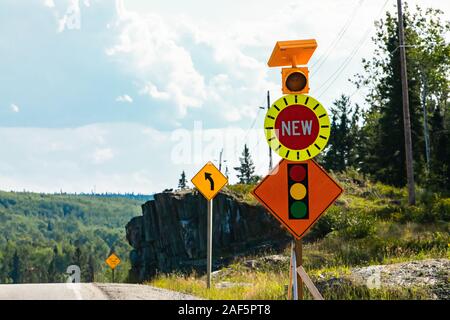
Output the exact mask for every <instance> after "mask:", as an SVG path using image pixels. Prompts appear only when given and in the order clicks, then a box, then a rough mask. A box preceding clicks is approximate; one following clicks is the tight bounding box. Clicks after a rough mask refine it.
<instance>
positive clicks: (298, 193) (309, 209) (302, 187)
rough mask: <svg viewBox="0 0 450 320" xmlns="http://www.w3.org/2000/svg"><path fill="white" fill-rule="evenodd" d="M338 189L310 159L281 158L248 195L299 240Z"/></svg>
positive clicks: (329, 204) (331, 201) (336, 195)
mask: <svg viewBox="0 0 450 320" xmlns="http://www.w3.org/2000/svg"><path fill="white" fill-rule="evenodd" d="M342 191H343V190H342V188H341V186H339V185H338V184H337V182H336V181H334V180H333V179H332V178H331V177H330V176H329V175H328V174H327V173H326V171H325V170H324V169H322V168H321V167H320V166H319V165H318V164H317V163H316V162H315V161H314V160H306V161H301V162H294V161H288V160H281V161H280V163H279V164H278V165H277V166H276V167H275V168H274V169H273V170H272V172H271V173H269V175H267V176H266V177H265V178H264V179H263V180H262V181H261V182H260V183H259V184H258V185H257V186H256V188H255V189H254V190H253V191H252V194H253V195H254V196H255V198H256V199H257V200H258V201H259V202H261V204H263V205H264V206H265V207H266V209H267V210H269V211H270V213H272V215H274V216H275V218H277V219H278V220H279V221H280V222H281V223H282V224H283V225H284V226H285V227H286V228H287V230H288V231H289V232H290V233H291V234H292V235H293V236H294V237H295V238H297V239H301V238H302V237H303V236H304V235H305V234H306V232H307V231H308V230H309V228H311V227H312V226H313V225H314V223H315V222H316V221H317V220H318V219H319V218H320V216H321V215H322V214H323V213H324V212H325V210H327V209H328V207H329V206H331V205H332V204H333V202H334V201H335V200H336V199H337V198H338V197H339V196H340V195H341V193H342Z"/></svg>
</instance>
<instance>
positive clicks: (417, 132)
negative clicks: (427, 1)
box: [356, 5, 448, 186]
mask: <svg viewBox="0 0 450 320" xmlns="http://www.w3.org/2000/svg"><path fill="white" fill-rule="evenodd" d="M404 9H405V10H404V15H405V19H404V21H405V38H406V42H407V43H408V47H407V48H406V53H407V69H408V96H409V105H410V108H409V109H410V110H409V112H410V117H411V136H412V142H413V145H412V147H413V159H414V176H415V178H416V181H417V182H418V183H421V182H424V180H425V179H424V178H425V175H424V174H423V173H424V171H425V143H424V132H423V111H422V105H421V104H422V103H421V99H420V93H421V88H422V87H423V84H422V83H421V81H422V80H421V77H420V74H421V72H422V71H423V66H424V63H421V62H420V61H422V60H423V59H424V57H426V56H427V54H426V52H427V51H429V52H431V53H432V56H433V57H434V58H426V59H425V60H433V61H434V60H436V64H435V65H434V66H433V67H432V69H434V71H436V70H438V69H439V68H441V67H442V65H441V64H442V61H443V60H442V59H436V57H435V54H437V52H439V50H440V49H439V48H440V47H441V46H445V45H443V42H444V43H445V41H444V40H443V37H442V34H443V32H442V30H441V29H440V27H439V26H438V25H439V24H440V23H439V22H437V21H439V18H436V17H437V16H439V13H438V12H437V11H436V10H432V9H429V10H427V11H426V12H425V14H424V12H423V11H422V10H420V8H418V9H417V12H416V13H414V14H412V13H411V12H410V11H408V7H407V5H405V8H404ZM430 19H432V20H434V22H432V23H431V22H429V20H430ZM427 21H428V22H427ZM436 34H438V35H439V34H440V36H438V37H435V36H433V35H436ZM429 37H434V38H433V39H435V40H436V41H437V43H438V44H437V45H433V44H430V43H429V41H426V39H428V38H429ZM373 40H374V42H375V45H376V50H375V54H374V56H373V57H372V58H371V59H370V60H363V62H364V69H365V75H364V76H360V78H359V79H358V80H357V81H356V83H357V85H358V86H359V87H366V88H368V90H369V93H368V94H367V96H366V97H367V98H366V101H367V103H368V105H369V107H370V109H369V110H368V111H367V112H366V113H365V114H364V120H365V123H364V127H363V128H362V129H361V135H360V138H361V141H360V145H359V148H360V151H359V153H360V156H361V160H362V164H361V169H362V170H363V172H365V173H368V174H371V175H372V176H373V177H375V178H376V179H377V180H380V181H382V182H385V183H388V184H392V185H396V186H403V185H405V184H406V165H405V144H404V131H403V108H402V102H403V99H402V86H401V76H400V58H399V53H398V45H399V41H398V21H397V18H396V17H395V16H393V15H392V14H390V13H389V12H387V13H386V17H385V18H384V19H383V20H381V21H380V22H378V23H377V33H376V35H375V37H374V38H373ZM439 43H440V44H439ZM438 65H440V66H439V67H438ZM427 72H428V73H430V72H429V71H427ZM431 78H432V77H429V79H428V83H429V90H430V92H432V91H433V90H437V89H438V87H440V88H441V89H439V90H437V91H439V92H442V88H443V87H445V86H442V84H441V85H436V82H433V81H431V80H430V79H431ZM432 87H433V89H432ZM445 90H448V88H446V89H445ZM439 95H441V94H437V96H439Z"/></svg>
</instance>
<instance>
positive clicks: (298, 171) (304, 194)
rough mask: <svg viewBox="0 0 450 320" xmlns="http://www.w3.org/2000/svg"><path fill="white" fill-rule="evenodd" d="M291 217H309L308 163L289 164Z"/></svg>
mask: <svg viewBox="0 0 450 320" xmlns="http://www.w3.org/2000/svg"><path fill="white" fill-rule="evenodd" d="M288 188H289V196H288V198H289V199H288V202H289V206H288V208H289V219H308V218H309V199H308V165H307V164H306V163H299V164H288Z"/></svg>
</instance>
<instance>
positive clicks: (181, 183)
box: [178, 170, 187, 190]
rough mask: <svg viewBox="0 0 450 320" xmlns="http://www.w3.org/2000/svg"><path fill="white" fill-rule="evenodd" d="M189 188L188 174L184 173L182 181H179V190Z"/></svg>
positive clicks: (182, 173)
mask: <svg viewBox="0 0 450 320" xmlns="http://www.w3.org/2000/svg"><path fill="white" fill-rule="evenodd" d="M186 188H187V180H186V174H185V173H184V170H183V172H181V178H180V180H178V189H181V190H183V189H186Z"/></svg>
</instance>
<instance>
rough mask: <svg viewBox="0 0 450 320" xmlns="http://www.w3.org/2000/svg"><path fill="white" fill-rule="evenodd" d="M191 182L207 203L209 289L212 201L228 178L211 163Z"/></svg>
mask: <svg viewBox="0 0 450 320" xmlns="http://www.w3.org/2000/svg"><path fill="white" fill-rule="evenodd" d="M191 181H192V183H193V184H194V186H195V187H196V188H197V189H198V191H200V193H201V194H202V195H203V196H204V197H205V199H206V201H207V207H206V211H207V212H206V214H207V216H208V218H207V225H206V230H207V231H206V286H207V288H208V289H210V288H211V271H212V231H213V199H214V197H215V196H216V195H217V193H218V192H219V191H220V190H221V189H222V188H223V187H224V186H225V185H226V184H227V182H228V178H227V177H225V176H224V175H223V174H222V172H220V170H219V169H217V168H216V166H215V165H214V164H213V163H212V162H208V163H207V164H206V165H205V166H204V167H203V168H202V169H200V171H199V172H197V174H196V175H195V176H194V177H193V178H192V180H191Z"/></svg>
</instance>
